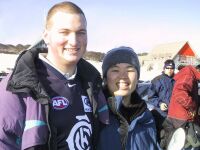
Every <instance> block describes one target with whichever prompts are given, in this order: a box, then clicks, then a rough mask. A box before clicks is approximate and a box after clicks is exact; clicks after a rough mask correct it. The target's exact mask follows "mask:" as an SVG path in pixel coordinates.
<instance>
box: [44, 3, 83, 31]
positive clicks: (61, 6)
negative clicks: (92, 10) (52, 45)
mask: <svg viewBox="0 0 200 150" xmlns="http://www.w3.org/2000/svg"><path fill="white" fill-rule="evenodd" d="M58 11H59V12H65V13H71V14H82V15H83V16H84V18H85V20H86V17H85V14H84V12H83V11H82V9H81V8H80V7H78V6H77V5H76V4H74V3H72V2H68V1H64V2H60V3H57V4H55V5H54V6H53V7H51V8H50V10H49V11H48V14H47V17H46V29H49V28H50V27H51V19H52V16H53V15H54V14H55V13H57V12H58Z"/></svg>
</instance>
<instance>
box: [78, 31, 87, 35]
mask: <svg viewBox="0 0 200 150" xmlns="http://www.w3.org/2000/svg"><path fill="white" fill-rule="evenodd" d="M77 34H78V35H85V34H86V31H79V32H78V33H77Z"/></svg>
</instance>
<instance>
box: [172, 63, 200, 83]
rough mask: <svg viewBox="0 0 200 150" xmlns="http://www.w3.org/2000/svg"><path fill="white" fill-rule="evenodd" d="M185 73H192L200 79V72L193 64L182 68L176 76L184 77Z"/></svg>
mask: <svg viewBox="0 0 200 150" xmlns="http://www.w3.org/2000/svg"><path fill="white" fill-rule="evenodd" d="M184 75H191V76H193V77H194V78H195V79H196V80H200V72H198V71H197V69H196V68H195V67H193V66H190V65H189V66H186V67H184V68H183V69H181V70H180V71H179V72H178V73H177V74H176V75H175V77H174V79H175V80H178V79H179V78H182V76H184Z"/></svg>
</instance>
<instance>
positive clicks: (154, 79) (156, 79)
mask: <svg viewBox="0 0 200 150" xmlns="http://www.w3.org/2000/svg"><path fill="white" fill-rule="evenodd" d="M162 78H163V74H161V75H158V76H156V77H155V78H153V79H152V80H151V82H152V83H155V82H158V81H159V80H161V79H162Z"/></svg>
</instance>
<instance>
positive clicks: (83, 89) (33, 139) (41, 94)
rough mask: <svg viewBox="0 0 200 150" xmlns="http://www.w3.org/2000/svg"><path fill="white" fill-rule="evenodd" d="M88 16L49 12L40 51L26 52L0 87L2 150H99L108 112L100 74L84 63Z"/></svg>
mask: <svg viewBox="0 0 200 150" xmlns="http://www.w3.org/2000/svg"><path fill="white" fill-rule="evenodd" d="M86 27H87V23H86V18H85V15H84V13H83V11H82V10H81V9H80V8H79V7H78V6H77V5H75V4H73V3H71V2H61V3H58V4H56V5H54V6H53V7H52V8H51V9H50V10H49V12H48V15H47V18H46V26H45V31H44V34H43V39H44V41H45V43H46V44H47V48H48V50H47V51H48V52H47V55H46V57H44V56H43V55H41V54H40V52H43V50H42V49H40V48H33V49H30V50H28V51H24V52H23V53H22V54H21V55H20V56H19V58H18V59H17V61H16V65H15V68H14V70H13V72H12V74H11V75H8V76H7V77H6V78H5V79H4V80H2V82H1V84H0V93H1V96H0V109H1V114H0V126H1V129H0V147H1V148H2V149H12V150H19V149H23V150H24V149H26V150H35V149H37V150H40V149H42V150H47V149H48V150H49V149H50V150H54V149H59V150H61V149H65V150H66V149H95V146H96V142H97V141H96V138H97V137H98V122H99V120H100V121H101V122H102V123H104V124H107V123H108V114H107V113H108V112H107V105H106V101H105V97H104V95H103V94H102V91H101V76H100V73H99V72H98V71H97V70H96V69H95V68H94V67H93V66H92V65H91V64H89V63H88V62H86V61H85V60H83V59H82V56H83V55H84V53H85V51H86V46H87V28H86Z"/></svg>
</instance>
